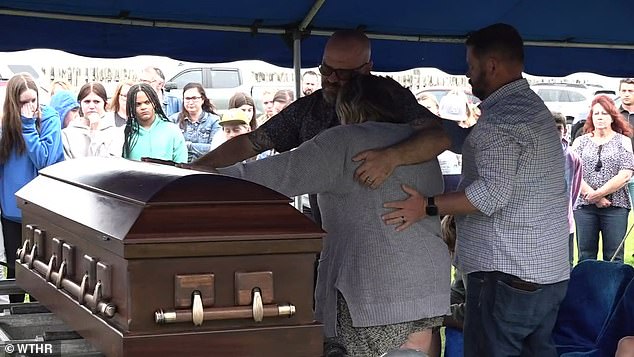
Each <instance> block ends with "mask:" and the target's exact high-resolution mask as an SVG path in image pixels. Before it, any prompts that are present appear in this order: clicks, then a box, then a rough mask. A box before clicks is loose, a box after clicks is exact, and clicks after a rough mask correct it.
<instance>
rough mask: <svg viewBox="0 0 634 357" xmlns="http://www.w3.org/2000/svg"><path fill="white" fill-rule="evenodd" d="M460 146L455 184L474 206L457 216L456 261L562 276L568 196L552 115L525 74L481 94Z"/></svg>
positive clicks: (528, 275)
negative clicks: (473, 122) (484, 95)
mask: <svg viewBox="0 0 634 357" xmlns="http://www.w3.org/2000/svg"><path fill="white" fill-rule="evenodd" d="M480 108H481V110H482V116H481V117H480V119H479V120H478V123H477V124H476V125H475V127H473V130H472V131H471V133H470V134H469V136H468V137H467V139H466V141H465V143H464V146H463V149H462V153H463V165H462V176H463V178H462V181H461V183H460V187H459V190H460V191H465V194H466V196H467V199H468V200H469V201H470V202H471V203H472V204H473V205H474V206H475V207H476V208H477V209H478V210H479V212H477V213H474V214H470V215H466V216H458V217H457V219H456V224H457V234H458V240H457V246H456V264H457V266H458V268H459V269H460V270H461V271H462V272H464V273H465V274H468V273H471V272H475V271H501V272H504V273H507V274H512V275H515V276H517V277H519V278H521V279H523V280H526V281H530V282H534V283H539V284H552V283H556V282H560V281H564V280H567V279H568V278H569V274H570V266H569V263H568V217H567V209H568V197H567V190H566V181H565V179H564V156H563V152H562V150H561V141H560V140H559V135H558V133H557V129H556V127H555V121H554V120H553V117H552V115H551V113H550V111H549V110H548V108H546V106H545V105H544V102H543V101H542V100H541V99H540V98H539V97H538V96H537V95H536V94H535V93H534V92H533V91H532V90H531V89H530V88H529V86H528V82H527V81H526V80H525V79H520V80H517V81H514V82H511V83H509V84H507V85H505V86H503V87H501V88H500V89H498V90H497V91H495V92H494V93H492V94H491V95H490V96H489V97H488V98H486V99H485V100H484V101H483V102H482V103H481V104H480Z"/></svg>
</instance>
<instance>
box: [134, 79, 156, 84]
mask: <svg viewBox="0 0 634 357" xmlns="http://www.w3.org/2000/svg"><path fill="white" fill-rule="evenodd" d="M139 82H141V83H145V84H152V83H154V82H158V81H157V80H156V79H153V80H149V79H139Z"/></svg>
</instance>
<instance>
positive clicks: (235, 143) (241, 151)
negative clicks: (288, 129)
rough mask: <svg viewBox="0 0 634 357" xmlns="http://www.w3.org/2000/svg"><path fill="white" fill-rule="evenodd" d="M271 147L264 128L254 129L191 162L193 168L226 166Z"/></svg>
mask: <svg viewBox="0 0 634 357" xmlns="http://www.w3.org/2000/svg"><path fill="white" fill-rule="evenodd" d="M272 148H273V142H272V141H271V139H270V138H269V137H268V135H267V134H266V132H265V131H264V130H260V129H256V130H254V131H252V132H250V133H246V134H242V135H239V136H236V137H235V138H232V139H230V140H229V141H227V142H225V143H224V144H222V145H220V146H219V147H217V148H216V149H215V150H213V151H211V152H209V153H207V154H205V155H204V156H202V157H201V158H199V159H198V160H196V161H194V162H192V164H191V167H192V168H194V169H201V170H210V169H215V168H218V167H226V166H230V165H233V164H235V163H236V162H240V161H243V160H246V159H248V158H251V157H253V156H255V155H257V154H259V153H261V152H263V151H266V150H269V149H272Z"/></svg>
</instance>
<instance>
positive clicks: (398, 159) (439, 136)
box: [353, 118, 451, 188]
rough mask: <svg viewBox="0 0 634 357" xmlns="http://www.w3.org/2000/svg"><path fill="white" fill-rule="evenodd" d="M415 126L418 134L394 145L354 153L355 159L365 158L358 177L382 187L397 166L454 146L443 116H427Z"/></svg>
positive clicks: (374, 185) (374, 186)
mask: <svg viewBox="0 0 634 357" xmlns="http://www.w3.org/2000/svg"><path fill="white" fill-rule="evenodd" d="M415 127H416V133H415V134H414V135H412V136H410V137H409V138H408V139H406V140H404V141H402V142H400V143H398V144H396V145H394V146H391V147H388V148H385V149H377V150H367V151H363V152H361V153H359V154H357V155H356V156H355V157H353V160H354V161H363V163H362V164H361V165H360V166H359V167H358V168H357V170H356V171H355V174H354V177H355V179H356V180H357V181H359V182H360V183H362V184H365V185H367V186H369V187H371V188H378V187H379V186H381V184H382V183H383V182H384V181H385V180H386V179H387V178H388V177H389V176H390V175H391V174H392V172H393V171H394V169H395V168H396V167H397V166H401V165H411V164H417V163H420V162H424V161H428V160H431V159H434V158H435V157H436V156H438V155H439V154H440V153H442V152H443V151H445V150H447V149H448V148H449V147H450V146H451V140H450V139H449V136H447V134H446V133H445V131H444V130H443V127H442V124H441V122H440V119H438V118H435V119H433V120H426V121H425V123H424V124H423V125H420V124H419V125H416V126H415Z"/></svg>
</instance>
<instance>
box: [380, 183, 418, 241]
mask: <svg viewBox="0 0 634 357" xmlns="http://www.w3.org/2000/svg"><path fill="white" fill-rule="evenodd" d="M402 187H403V191H405V193H407V194H409V197H408V198H407V199H406V200H404V201H395V202H388V203H385V204H384V205H383V207H385V208H394V211H392V212H390V213H386V214H384V215H383V216H381V218H382V219H383V222H385V224H388V225H397V226H396V230H397V231H399V232H400V231H402V230H405V229H407V228H408V227H409V226H411V225H412V224H414V223H415V222H417V221H419V220H420V219H421V218H424V217H425V208H426V206H427V203H426V202H427V200H426V199H425V197H423V196H422V195H421V194H420V193H418V191H416V190H415V189H413V188H411V187H409V186H407V185H403V186H402Z"/></svg>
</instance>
